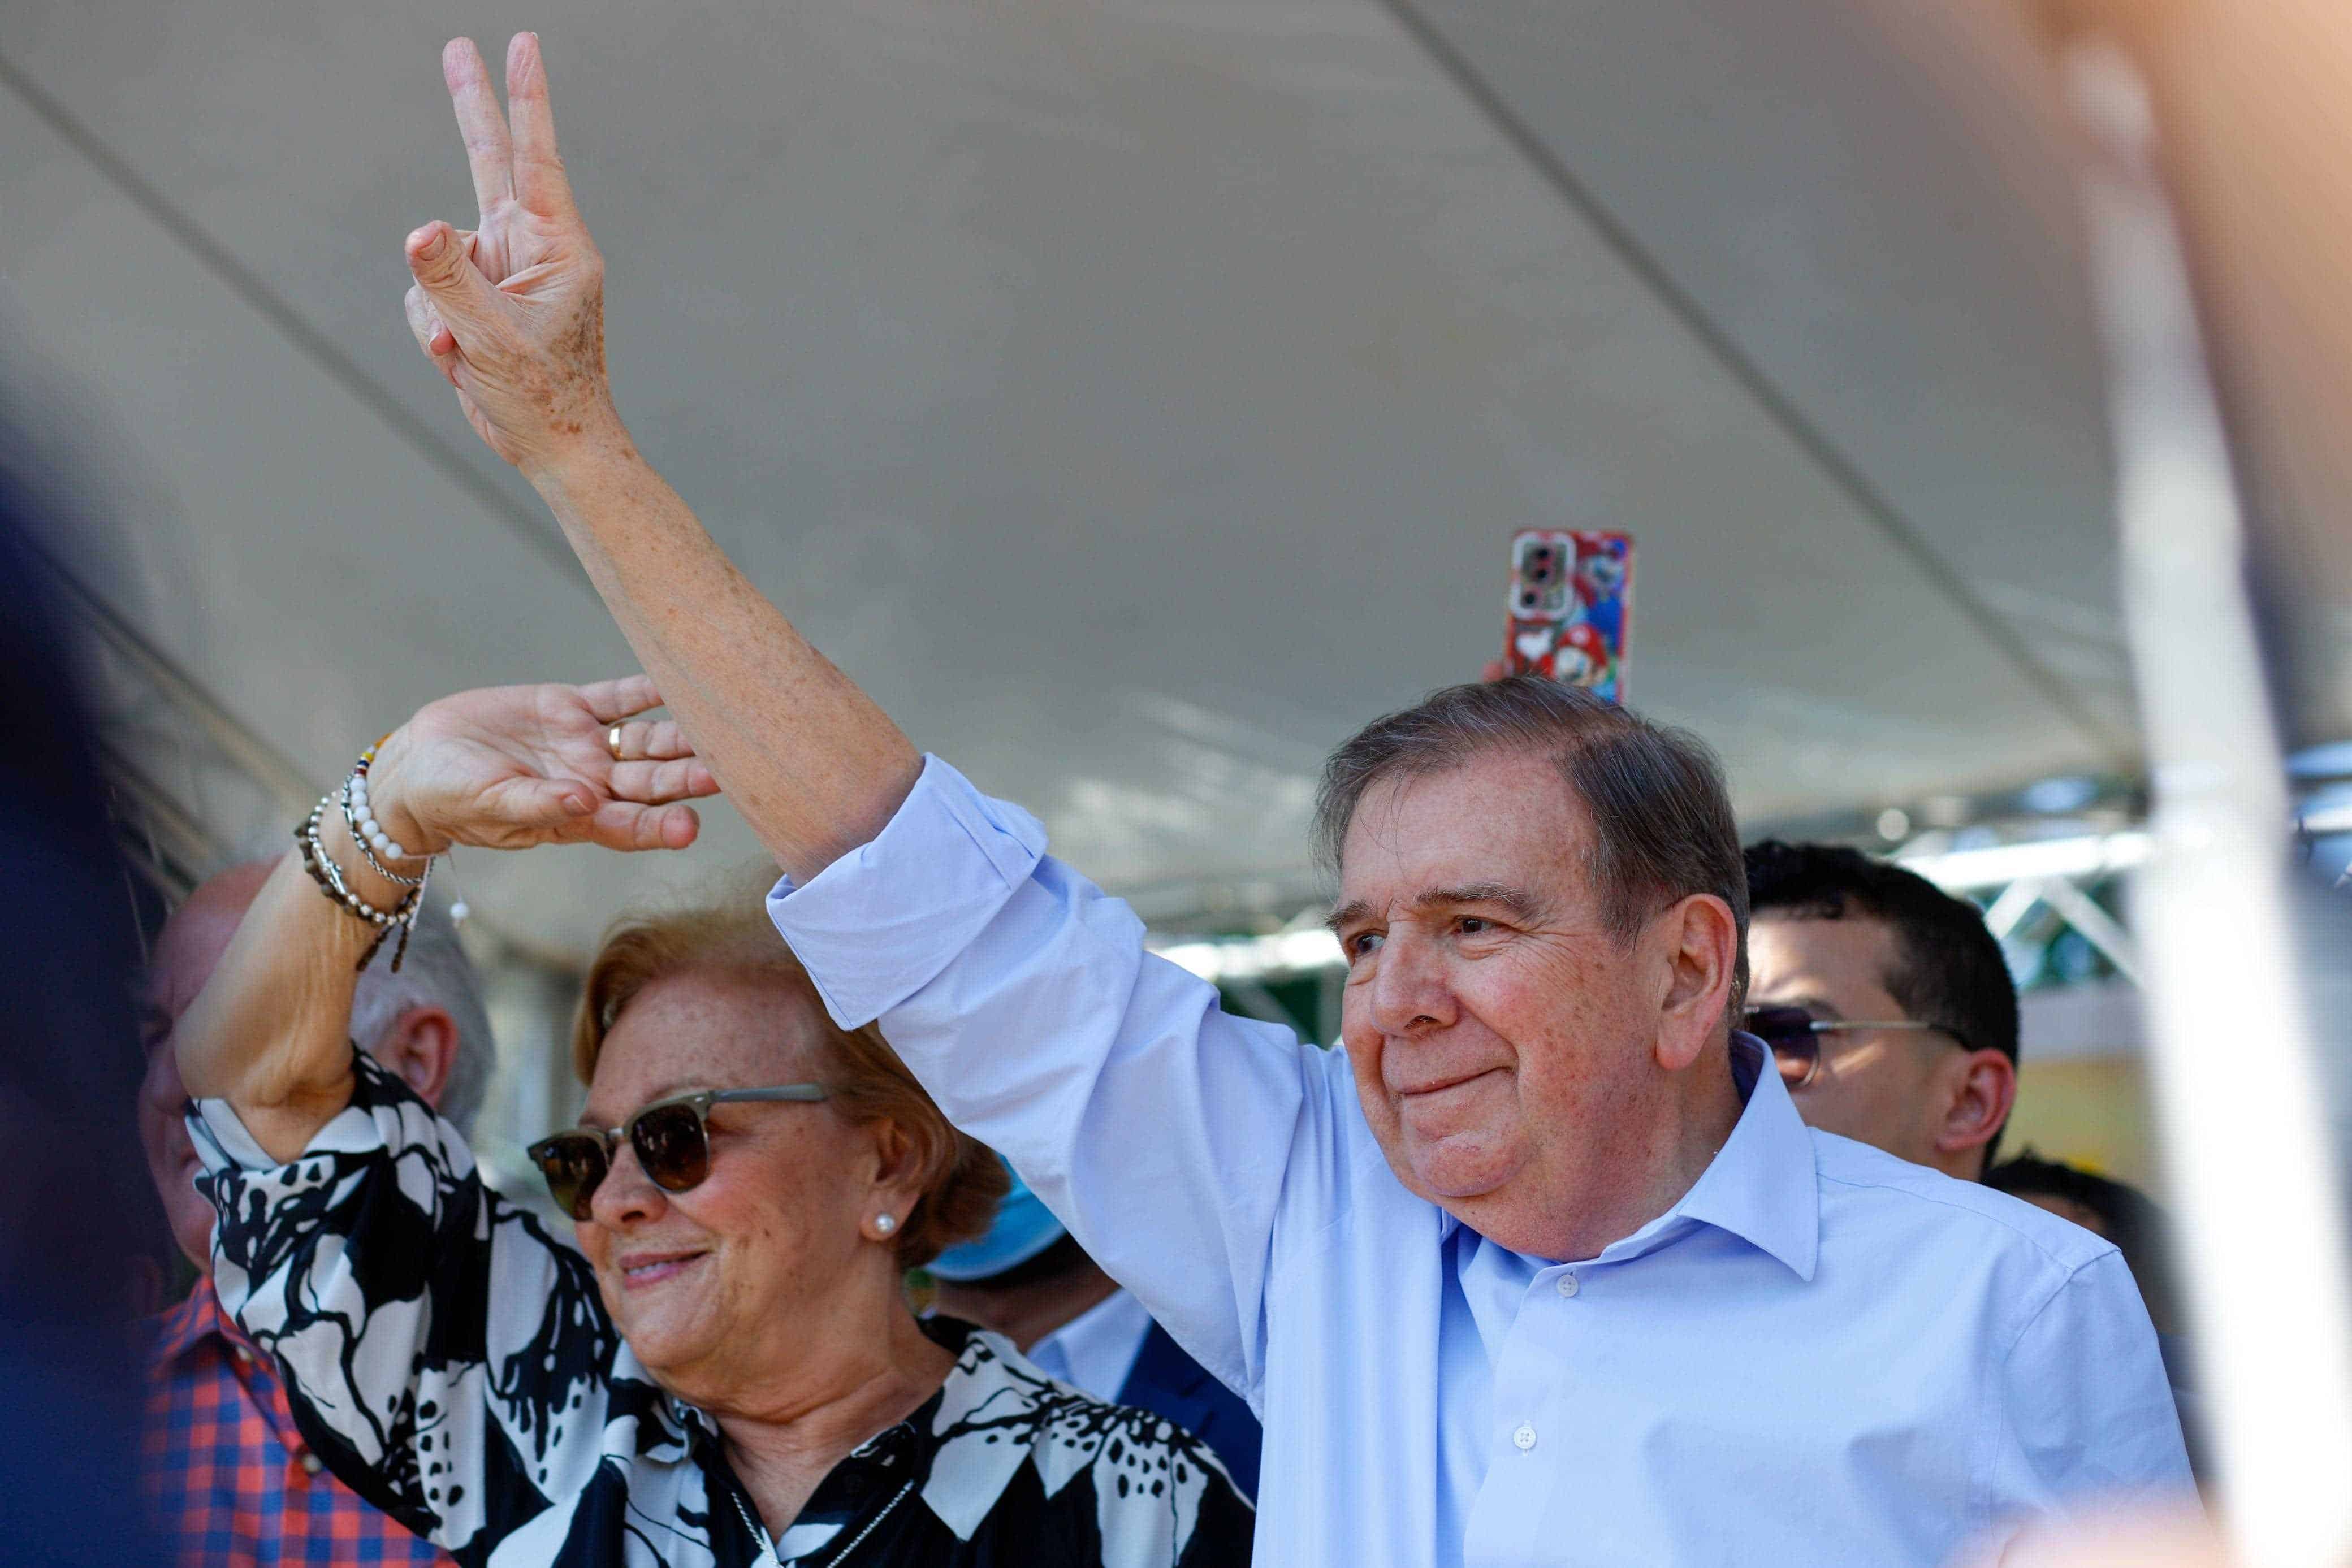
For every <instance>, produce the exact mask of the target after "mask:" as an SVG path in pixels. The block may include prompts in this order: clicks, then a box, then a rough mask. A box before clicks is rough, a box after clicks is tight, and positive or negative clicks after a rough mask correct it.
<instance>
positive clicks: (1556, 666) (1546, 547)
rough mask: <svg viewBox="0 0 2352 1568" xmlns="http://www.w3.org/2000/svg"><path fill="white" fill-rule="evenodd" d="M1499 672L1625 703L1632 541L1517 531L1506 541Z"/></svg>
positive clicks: (1609, 535)
mask: <svg viewBox="0 0 2352 1568" xmlns="http://www.w3.org/2000/svg"><path fill="white" fill-rule="evenodd" d="M1506 608H1507V614H1508V616H1509V618H1510V619H1509V630H1508V631H1507V632H1506V634H1505V636H1504V639H1503V670H1504V673H1505V674H1513V675H1542V676H1545V677H1547V678H1549V679H1550V680H1555V681H1561V682H1565V683H1566V684H1568V685H1572V686H1587V687H1590V688H1591V690H1592V691H1594V692H1595V693H1597V694H1598V695H1601V696H1603V697H1606V698H1607V699H1608V700H1609V701H1611V702H1622V701H1624V700H1625V660H1626V654H1627V653H1628V652H1629V650H1630V638H1631V635H1632V631H1633V536H1632V535H1630V534H1622V533H1614V532H1607V531H1586V530H1571V529H1566V528H1521V529H1520V530H1519V531H1518V532H1517V534H1514V535H1513V536H1512V537H1511V577H1510V587H1509V596H1508V600H1507V607H1506Z"/></svg>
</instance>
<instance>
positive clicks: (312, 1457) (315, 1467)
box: [301, 1433, 1534, 1476]
mask: <svg viewBox="0 0 2352 1568" xmlns="http://www.w3.org/2000/svg"><path fill="white" fill-rule="evenodd" d="M1528 1437H1530V1438H1531V1439H1532V1438H1533V1437H1534V1434H1533V1433H1529V1434H1528ZM1519 1446H1520V1447H1521V1448H1525V1447H1527V1445H1526V1444H1525V1443H1522V1444H1520V1445H1519ZM301 1464H302V1473H303V1474H304V1475H306V1476H315V1475H317V1474H318V1473H319V1472H320V1470H323V1469H326V1468H327V1467H326V1463H325V1461H323V1460H321V1459H320V1458H319V1456H318V1455H316V1454H311V1453H306V1454H304V1455H303V1456H302V1460H301Z"/></svg>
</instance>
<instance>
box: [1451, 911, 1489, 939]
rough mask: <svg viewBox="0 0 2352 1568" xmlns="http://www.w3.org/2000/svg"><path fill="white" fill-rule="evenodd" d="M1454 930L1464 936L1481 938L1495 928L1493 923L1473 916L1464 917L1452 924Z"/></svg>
mask: <svg viewBox="0 0 2352 1568" xmlns="http://www.w3.org/2000/svg"><path fill="white" fill-rule="evenodd" d="M1494 928H1495V923H1494V922H1493V921H1491V920H1487V919H1485V918H1483V917H1481V916H1479V915H1464V916H1463V917H1462V918H1461V919H1460V920H1458V921H1456V922H1454V929H1455V930H1456V931H1459V932H1461V933H1462V935H1464V936H1485V935H1486V933H1487V932H1489V931H1492V930H1493V929H1494Z"/></svg>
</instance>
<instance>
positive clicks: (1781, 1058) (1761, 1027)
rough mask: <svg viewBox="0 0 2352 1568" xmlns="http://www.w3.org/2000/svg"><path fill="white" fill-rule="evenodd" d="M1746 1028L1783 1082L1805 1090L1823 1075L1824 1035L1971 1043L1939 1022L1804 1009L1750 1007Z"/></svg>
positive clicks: (1962, 1044) (1964, 1046) (1793, 1087)
mask: <svg viewBox="0 0 2352 1568" xmlns="http://www.w3.org/2000/svg"><path fill="white" fill-rule="evenodd" d="M1743 1027H1745V1028H1746V1029H1747V1030H1748V1033H1750V1034H1752V1035H1754V1036H1755V1037H1756V1038H1757V1039H1759V1040H1762V1041H1763V1042H1764V1043H1765V1044H1766V1045H1768V1046H1769V1047H1770V1048H1771V1050H1772V1064H1773V1065H1774V1066H1775V1067H1778V1068H1779V1069H1780V1082H1783V1083H1785V1084H1787V1085H1788V1086H1789V1087H1790V1088H1791V1089H1802V1088H1803V1087H1804V1086H1805V1085H1806V1084H1808V1083H1811V1082H1812V1081H1813V1080H1814V1079H1815V1078H1817V1077H1819V1076H1820V1074H1821V1071H1822V1036H1823V1035H1825V1034H1834V1033H1836V1032H1837V1031H1838V1030H1870V1029H1899V1030H1916V1031H1921V1032H1932V1033H1935V1034H1941V1035H1948V1036H1950V1038H1951V1040H1952V1043H1953V1044H1955V1045H1958V1046H1960V1047H1962V1048H1966V1046H1967V1045H1968V1043H1969V1042H1968V1041H1967V1040H1962V1039H1961V1038H1960V1037H1959V1036H1958V1035H1957V1034H1953V1033H1952V1031H1951V1030H1948V1029H1946V1028H1945V1027H1944V1026H1943V1025H1942V1024H1939V1023H1921V1022H1919V1021H1918V1020H1917V1019H1817V1018H1815V1017H1814V1016H1813V1015H1812V1014H1811V1013H1809V1012H1807V1011H1806V1010H1805V1009H1802V1008H1749V1009H1748V1014H1747V1021H1746V1023H1745V1025H1744V1026H1743Z"/></svg>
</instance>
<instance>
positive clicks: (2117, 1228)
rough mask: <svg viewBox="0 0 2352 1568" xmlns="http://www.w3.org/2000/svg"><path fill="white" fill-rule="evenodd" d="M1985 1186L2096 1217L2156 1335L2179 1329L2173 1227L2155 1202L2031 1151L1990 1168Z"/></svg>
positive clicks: (2103, 1177) (2120, 1183)
mask: <svg viewBox="0 0 2352 1568" xmlns="http://www.w3.org/2000/svg"><path fill="white" fill-rule="evenodd" d="M1984 1184H1985V1186H1989V1187H1991V1188H1992V1189H1993V1190H1994V1191H1996V1192H2005V1193H2008V1194H2010V1195H2011V1197H2055V1198H2063V1199H2064V1200H2065V1201H2066V1202H2068V1203H2078V1204H2081V1205H2082V1206H2083V1207H2084V1208H2087V1209H2089V1210H2090V1211H2091V1212H2092V1213H2093V1214H2095V1215H2097V1216H2098V1217H2099V1224H2100V1226H2101V1227H2102V1228H2104V1229H2105V1232H2106V1237H2107V1239H2108V1240H2110V1241H2112V1242H2114V1243H2115V1244H2116V1250H2117V1251H2119V1252H2121V1253H2122V1254H2123V1255H2124V1262H2125V1264H2126V1266H2128V1267H2129V1268H2130V1270H2131V1272H2132V1278H2133V1279H2134V1280H2136V1281H2138V1282H2139V1293H2140V1299H2141V1300H2142V1301H2146V1302H2147V1315H2148V1316H2149V1317H2150V1318H2153V1319H2154V1320H2155V1321H2156V1328H2157V1332H2158V1333H2174V1332H2176V1331H2177V1330H2178V1329H2179V1327H2180V1323H2181V1321H2182V1320H2181V1315H2180V1307H2179V1301H2176V1300H2175V1299H2174V1294H2173V1288H2172V1252H2171V1239H2172V1238H2171V1228H2172V1227H2171V1221H2170V1219H2169V1218H2168V1217H2167V1216H2166V1214H2165V1212H2164V1210H2163V1208H2162V1207H2159V1206H2158V1203H2157V1202H2156V1200H2155V1199H2154V1198H2151V1197H2148V1196H2147V1194H2146V1193H2144V1192H2142V1191H2140V1190H2139V1188H2137V1187H2136V1186H2126V1184H2124V1183H2122V1182H2119V1181H2113V1180H2110V1179H2109V1178H2107V1177H2105V1176H2095V1175H2093V1174H2092V1173H2091V1172H2089V1171H2086V1170H2084V1169H2083V1168H2082V1167H2081V1166H2070V1165H2068V1164H2066V1163H2065V1162H2064V1161H2063V1160H2045V1159H2043V1158H2042V1156H2041V1155H2037V1154H2035V1153H2034V1152H2033V1151H2032V1149H2031V1148H2029V1149H2027V1150H2026V1151H2025V1152H2024V1153H2023V1154H2021V1155H2018V1156H2017V1157H2016V1158H2015V1159H2013V1160H2003V1161H2002V1162H2001V1163H2000V1164H1999V1165H1997V1166H1990V1168H1988V1169H1987V1170H1986V1172H1985V1174H1984Z"/></svg>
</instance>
